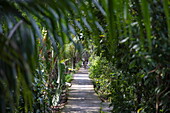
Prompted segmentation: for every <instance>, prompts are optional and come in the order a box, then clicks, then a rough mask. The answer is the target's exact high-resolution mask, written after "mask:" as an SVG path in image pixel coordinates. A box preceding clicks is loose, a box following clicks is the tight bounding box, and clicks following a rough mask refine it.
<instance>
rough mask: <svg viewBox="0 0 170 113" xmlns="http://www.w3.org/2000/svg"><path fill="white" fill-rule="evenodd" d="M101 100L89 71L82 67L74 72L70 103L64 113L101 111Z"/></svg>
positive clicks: (94, 112) (95, 112) (96, 112)
mask: <svg viewBox="0 0 170 113" xmlns="http://www.w3.org/2000/svg"><path fill="white" fill-rule="evenodd" d="M100 106H101V100H100V99H99V98H98V97H97V95H96V94H95V92H94V88H93V84H92V82H91V80H90V79H89V75H88V71H87V70H85V69H83V68H81V69H80V70H79V72H78V73H77V74H74V76H73V81H72V86H71V87H70V90H69V97H68V104H67V105H66V106H65V108H64V109H63V111H62V113H99V112H100Z"/></svg>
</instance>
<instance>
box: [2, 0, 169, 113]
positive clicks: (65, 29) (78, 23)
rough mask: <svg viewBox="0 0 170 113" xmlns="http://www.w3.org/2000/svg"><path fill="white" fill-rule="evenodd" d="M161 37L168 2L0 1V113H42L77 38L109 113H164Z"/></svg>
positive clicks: (165, 66) (165, 44)
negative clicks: (88, 55)
mask: <svg viewBox="0 0 170 113" xmlns="http://www.w3.org/2000/svg"><path fill="white" fill-rule="evenodd" d="M169 37H170V2H169V1H168V0H162V1H160V0H49V1H47V0H22V1H20V0H6V1H4V0H0V51H1V54H0V91H1V92H0V106H1V107H0V112H2V113H5V112H29V111H30V112H50V111H51V106H53V105H57V104H58V101H59V100H60V94H61V93H62V89H63V87H64V85H65V81H66V80H65V76H64V75H65V73H64V72H65V70H66V69H65V68H67V65H66V64H65V65H64V62H66V61H68V60H69V62H72V68H74V67H75V63H76V61H75V59H76V58H78V57H79V56H77V55H79V54H77V52H79V51H80V50H81V44H80V41H81V42H82V44H83V45H84V47H86V48H87V49H89V53H90V54H91V55H92V56H91V68H90V71H91V78H92V79H93V80H94V83H95V86H96V88H97V89H98V91H99V92H98V93H99V95H101V93H102V94H104V95H102V96H104V98H105V99H108V100H109V101H110V102H111V106H114V107H113V112H115V113H117V112H123V113H125V112H127V113H129V112H131V111H136V112H143V113H145V112H146V113H148V112H149V113H152V112H156V113H159V112H163V113H166V112H167V113H168V112H169V111H170V109H169V108H170V101H169V98H170V94H169V90H170V85H169V84H170V83H169V81H170V77H169V75H170V73H169V70H170V66H169V63H170V60H169V56H170V41H169ZM73 45H74V46H75V47H73ZM67 48H69V49H70V50H69V49H67ZM75 49H77V50H75ZM72 55H74V56H72ZM70 57H71V58H70ZM68 64H69V65H70V63H68ZM106 88H107V89H106Z"/></svg>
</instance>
